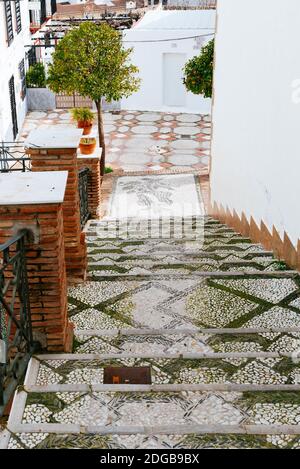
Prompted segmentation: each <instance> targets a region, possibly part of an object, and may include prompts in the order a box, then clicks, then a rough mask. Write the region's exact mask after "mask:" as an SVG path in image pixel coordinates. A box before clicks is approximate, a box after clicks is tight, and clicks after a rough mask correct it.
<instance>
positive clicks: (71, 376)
mask: <svg viewBox="0 0 300 469" xmlns="http://www.w3.org/2000/svg"><path fill="white" fill-rule="evenodd" d="M297 357H298V355H297V356H296V358H297ZM128 366H129V367H141V366H144V367H145V366H147V367H150V370H151V377H152V384H155V385H158V384H168V385H199V386H202V385H208V386H206V387H204V388H201V389H206V390H215V389H217V390H220V389H221V388H218V387H217V388H216V387H215V385H222V386H224V387H223V388H222V389H223V390H224V391H225V390H227V391H228V390H229V389H232V390H234V392H237V391H238V386H239V385H249V386H250V387H249V390H255V389H256V388H255V386H263V388H261V389H260V388H258V390H274V391H280V390H285V389H286V390H293V389H295V390H296V389H298V388H297V386H298V387H299V385H300V367H299V360H298V359H297V360H295V357H294V354H293V353H291V352H260V351H253V350H252V351H245V352H211V351H208V352H206V353H182V354H180V353H177V354H176V353H168V354H167V353H146V352H145V353H144V354H142V353H139V354H137V353H126V352H125V353H123V354H122V355H120V354H117V353H106V354H104V353H103V354H100V353H80V354H76V353H75V354H60V355H51V354H50V355H49V354H48V355H41V356H36V357H34V358H32V360H31V363H30V367H29V371H28V373H27V378H26V380H25V386H41V387H42V388H43V389H44V390H43V389H42V391H43V392H47V389H46V388H44V387H45V386H46V387H48V386H49V385H51V386H52V385H53V386H54V385H55V386H56V385H77V384H78V385H81V384H85V385H88V386H91V385H102V384H103V375H104V369H105V368H106V367H128ZM253 386H254V388H253ZM265 386H271V388H265ZM282 386H290V388H284V387H282ZM252 388H253V389H252ZM241 389H242V388H241ZM247 389H248V388H247ZM69 391H70V392H73V391H72V389H69Z"/></svg>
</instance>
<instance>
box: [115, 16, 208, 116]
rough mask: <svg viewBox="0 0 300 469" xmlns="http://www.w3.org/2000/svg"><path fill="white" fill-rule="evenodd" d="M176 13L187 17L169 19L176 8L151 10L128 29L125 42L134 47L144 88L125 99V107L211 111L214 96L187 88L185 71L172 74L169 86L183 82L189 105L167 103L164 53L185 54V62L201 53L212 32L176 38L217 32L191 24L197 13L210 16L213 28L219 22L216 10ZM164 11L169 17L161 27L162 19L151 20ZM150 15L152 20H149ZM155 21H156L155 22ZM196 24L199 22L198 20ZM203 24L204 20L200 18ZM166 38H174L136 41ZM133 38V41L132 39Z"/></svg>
mask: <svg viewBox="0 0 300 469" xmlns="http://www.w3.org/2000/svg"><path fill="white" fill-rule="evenodd" d="M175 13H176V15H177V14H178V13H179V15H181V14H182V15H183V16H182V18H183V21H182V24H181V25H180V24H179V22H178V21H175V23H176V24H174V22H172V21H171V20H170V23H168V15H172V14H174V12H168V11H164V12H160V13H159V12H148V13H147V14H146V16H145V17H144V19H143V20H142V21H141V23H140V25H138V26H137V27H135V28H132V29H130V30H128V31H125V32H124V45H125V46H126V47H133V53H132V55H131V61H132V63H134V64H135V65H137V66H138V67H139V70H140V78H141V80H142V83H141V87H140V90H139V91H138V92H137V93H134V94H133V95H132V96H130V97H129V98H128V99H124V100H122V103H121V106H122V109H128V110H141V111H168V112H190V113H193V112H194V113H201V114H210V110H211V100H210V99H204V98H203V97H202V96H197V95H194V94H192V93H190V92H187V91H186V90H185V88H184V85H183V82H182V79H183V72H180V73H179V74H178V76H174V77H172V80H170V81H169V83H168V84H169V86H170V87H172V86H182V88H183V89H184V93H185V105H180V106H169V105H166V104H165V98H164V54H184V55H185V62H186V61H187V60H189V59H190V58H192V57H194V56H195V55H198V54H199V53H200V50H201V47H202V46H203V45H204V44H205V43H207V42H208V41H209V40H210V39H211V36H206V37H201V38H194V39H187V40H176V39H178V38H186V37H191V36H198V35H202V34H209V33H212V32H214V29H207V30H205V29H198V28H197V27H196V26H193V25H192V26H191V21H189V19H188V18H189V17H190V18H192V15H194V17H195V13H196V15H198V16H201V13H204V16H206V17H208V20H207V21H206V22H205V24H206V25H207V26H208V27H209V26H211V28H214V26H215V12H214V11H211V12H199V11H197V12H194V11H185V12H175ZM159 15H162V16H163V17H164V18H165V23H163V24H162V26H161V27H160V23H158V24H156V23H155V22H154V23H151V21H150V20H151V17H152V16H158V17H159ZM148 18H150V20H148ZM152 24H153V25H152ZM194 24H195V25H196V24H197V22H196V21H194ZM200 24H201V22H200ZM165 39H174V40H172V41H165V42H135V41H152V40H154V41H159V40H165ZM131 41H132V42H131Z"/></svg>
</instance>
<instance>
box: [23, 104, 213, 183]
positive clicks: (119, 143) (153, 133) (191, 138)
mask: <svg viewBox="0 0 300 469" xmlns="http://www.w3.org/2000/svg"><path fill="white" fill-rule="evenodd" d="M104 123H105V126H104V130H105V133H106V142H107V156H106V162H107V165H110V166H112V167H113V168H114V169H123V170H124V171H126V172H131V171H149V170H151V171H164V170H176V171H197V172H198V173H202V174H207V173H208V165H209V157H210V133H211V121H210V116H204V115H199V114H171V113H158V112H157V113H153V112H139V111H132V112H128V111H120V112H119V113H118V114H112V113H109V112H107V113H104ZM66 124H67V125H74V123H72V121H71V118H70V114H69V113H68V112H67V110H65V109H56V110H55V111H49V112H41V111H35V112H29V113H28V114H27V117H26V120H25V123H24V126H23V129H22V132H21V139H22V140H24V139H25V138H26V137H27V136H28V133H29V132H30V131H31V130H32V129H34V128H36V127H38V126H40V125H66ZM93 131H95V133H97V132H96V125H95V126H94V129H93Z"/></svg>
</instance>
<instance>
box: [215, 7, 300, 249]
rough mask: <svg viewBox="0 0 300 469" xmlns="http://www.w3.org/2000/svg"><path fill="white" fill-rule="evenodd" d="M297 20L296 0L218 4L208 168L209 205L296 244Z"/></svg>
mask: <svg viewBox="0 0 300 469" xmlns="http://www.w3.org/2000/svg"><path fill="white" fill-rule="evenodd" d="M299 18H300V2H299V0H289V1H288V2H283V1H282V0H263V1H261V0H243V1H241V0H218V18H217V35H216V58H215V82H214V88H215V94H214V105H213V141H212V166H211V196H212V202H214V201H216V202H217V203H219V204H220V203H222V204H223V205H224V206H226V205H227V206H228V207H229V208H230V209H235V210H236V211H237V212H238V213H239V214H241V212H243V211H244V212H245V214H246V215H247V216H248V217H250V216H253V217H254V219H255V221H256V222H257V223H259V222H260V221H261V220H263V221H264V222H265V223H266V224H267V226H268V227H269V228H272V226H273V225H275V227H276V228H277V229H278V230H279V231H280V233H281V234H283V233H284V231H286V232H287V234H288V235H289V236H290V238H291V240H292V242H293V243H295V244H296V241H297V239H298V238H299V237H300V218H299V216H298V203H299V199H300V185H299V173H300V92H299V90H300V59H299V57H300V28H299ZM295 80H298V82H297V81H295ZM296 101H298V103H296Z"/></svg>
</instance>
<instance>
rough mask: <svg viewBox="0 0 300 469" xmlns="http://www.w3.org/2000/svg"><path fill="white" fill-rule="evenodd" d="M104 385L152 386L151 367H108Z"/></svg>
mask: <svg viewBox="0 0 300 469" xmlns="http://www.w3.org/2000/svg"><path fill="white" fill-rule="evenodd" d="M103 383H104V384H151V368H150V366H124V367H122V366H108V367H106V368H104V380H103Z"/></svg>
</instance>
